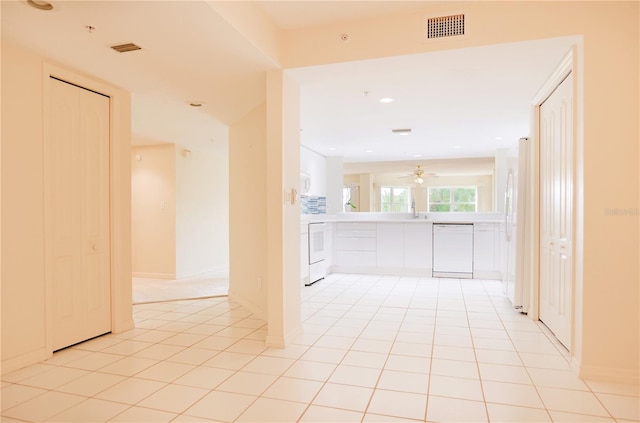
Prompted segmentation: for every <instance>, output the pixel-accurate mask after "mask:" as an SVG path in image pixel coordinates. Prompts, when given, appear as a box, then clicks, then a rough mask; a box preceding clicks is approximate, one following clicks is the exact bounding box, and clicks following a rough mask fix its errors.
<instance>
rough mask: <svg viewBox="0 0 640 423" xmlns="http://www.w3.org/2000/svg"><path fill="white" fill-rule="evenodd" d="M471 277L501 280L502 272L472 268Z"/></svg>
mask: <svg viewBox="0 0 640 423" xmlns="http://www.w3.org/2000/svg"><path fill="white" fill-rule="evenodd" d="M473 279H490V280H498V281H499V280H502V273H501V272H498V271H492V270H474V271H473Z"/></svg>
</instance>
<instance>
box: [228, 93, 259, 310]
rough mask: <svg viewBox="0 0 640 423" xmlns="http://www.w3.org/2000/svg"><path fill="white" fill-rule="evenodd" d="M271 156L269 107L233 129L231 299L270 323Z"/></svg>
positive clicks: (230, 161)
mask: <svg viewBox="0 0 640 423" xmlns="http://www.w3.org/2000/svg"><path fill="white" fill-rule="evenodd" d="M266 152H267V145H266V105H264V104H263V105H261V106H259V107H257V108H256V109H254V110H253V111H251V112H250V113H249V114H248V115H247V116H245V117H244V118H243V119H242V120H240V121H239V122H237V123H236V124H234V125H232V126H231V127H230V128H229V232H230V234H231V236H230V238H229V297H230V298H232V299H235V300H237V301H239V302H240V303H242V304H243V305H245V306H247V307H248V308H249V309H250V310H251V311H252V312H253V313H255V314H256V315H258V316H260V317H262V318H265V319H266V317H267V255H266V251H267V248H268V245H267V181H266V178H265V175H266V172H267V158H266ZM248 170H249V172H248Z"/></svg>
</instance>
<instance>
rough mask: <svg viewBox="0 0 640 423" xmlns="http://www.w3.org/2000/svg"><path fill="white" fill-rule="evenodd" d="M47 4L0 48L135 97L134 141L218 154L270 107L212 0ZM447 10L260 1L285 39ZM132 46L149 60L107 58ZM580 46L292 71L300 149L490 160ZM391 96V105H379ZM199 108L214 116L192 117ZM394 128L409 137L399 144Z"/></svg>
mask: <svg viewBox="0 0 640 423" xmlns="http://www.w3.org/2000/svg"><path fill="white" fill-rule="evenodd" d="M51 2H52V4H53V5H54V6H55V8H54V10H53V11H50V12H43V11H40V10H36V9H33V8H31V7H29V6H28V5H27V4H26V2H25V1H22V0H20V1H6V0H5V1H2V2H1V6H2V37H3V38H5V37H6V38H8V39H13V40H15V41H16V42H18V43H21V44H24V45H27V46H29V47H30V48H33V49H35V50H36V51H39V52H41V53H43V54H45V55H46V56H48V57H51V58H53V59H54V60H56V61H59V62H60V63H63V64H66V65H68V66H71V67H74V68H76V69H79V70H81V71H84V72H86V73H89V74H93V75H96V76H98V77H100V78H102V79H104V80H106V81H110V82H112V83H113V84H115V85H118V86H121V87H123V88H125V89H127V90H128V91H130V92H131V93H132V114H133V121H132V130H133V132H134V135H135V137H134V141H135V143H137V144H143V143H157V142H175V143H178V144H181V145H183V146H186V147H188V148H195V149H197V148H214V147H216V146H218V145H221V144H224V141H226V138H227V136H228V129H227V124H229V123H230V122H233V121H234V120H236V119H238V118H239V117H241V116H242V115H244V114H245V113H247V112H248V111H250V110H251V109H252V108H253V107H255V106H257V105H258V104H260V103H261V102H263V101H264V72H265V71H267V70H269V69H273V68H274V66H275V65H274V64H273V63H272V62H271V61H270V60H269V59H268V58H266V56H265V55H264V54H262V52H260V51H259V50H258V49H257V47H256V46H254V45H253V44H251V43H250V42H249V40H247V39H246V38H245V37H243V36H242V35H241V34H238V32H237V31H236V30H235V29H234V28H233V27H232V26H231V25H230V24H229V23H228V22H226V21H225V20H224V19H222V18H221V17H220V16H219V15H218V14H217V13H215V11H214V9H213V8H212V7H211V5H210V4H209V2H207V1H158V2H156V1H55V0H52V1H51ZM437 3H438V2H410V1H407V2H404V1H385V2H382V1H381V2H378V1H375V2H361V1H356V2H343V1H341V2H333V1H270V2H256V3H254V4H257V5H259V7H260V8H261V10H262V12H263V13H264V14H265V15H266V16H268V17H269V18H270V19H271V20H272V21H273V22H274V23H275V24H276V25H277V26H279V27H280V28H282V29H300V28H305V27H313V26H318V25H324V24H327V23H330V22H335V21H341V20H350V19H356V18H371V17H375V16H381V15H387V14H391V13H405V12H409V11H413V10H417V9H425V7H428V6H430V5H435V4H437ZM87 25H91V26H93V27H95V30H93V31H92V32H90V31H88V30H87V29H86V26H87ZM126 42H134V43H136V44H138V45H140V46H141V47H142V50H140V51H135V52H131V53H116V52H114V51H113V50H111V49H110V48H109V46H111V45H115V44H121V43H126ZM573 42H574V41H573V40H571V39H551V40H541V41H535V42H527V43H519V44H511V45H498V46H491V47H480V48H473V49H463V50H447V51H440V52H435V53H427V54H420V55H412V56H405V57H394V58H388V59H383V60H368V61H361V62H349V63H341V64H335V65H327V66H319V67H312V68H300V69H292V70H289V71H288V72H290V73H291V75H292V76H293V77H294V78H295V79H297V80H298V81H299V83H300V85H301V108H302V110H301V126H302V128H301V129H302V132H301V142H302V143H303V144H304V145H306V146H308V147H309V148H311V149H313V150H315V151H318V152H319V153H321V154H324V155H327V156H334V155H335V156H343V157H344V158H345V162H365V161H368V162H373V161H382V160H396V161H402V160H409V161H410V160H413V161H416V160H418V161H420V160H428V159H433V158H447V157H478V156H492V155H493V152H494V150H495V148H500V147H504V146H507V145H510V144H512V143H515V141H516V140H517V139H518V138H519V137H520V136H523V135H527V134H528V132H529V114H530V99H531V98H532V97H533V95H534V94H535V93H536V91H537V89H538V88H539V87H540V86H541V85H542V83H543V82H544V80H545V78H546V77H547V76H548V75H549V74H550V73H551V71H552V70H553V68H554V67H555V65H556V64H557V63H559V61H560V60H561V58H562V57H563V56H564V55H565V54H566V53H567V51H568V49H569V48H570V45H571V44H572V43H573ZM381 97H392V98H394V99H395V101H394V102H393V103H390V104H381V103H379V102H378V100H379V98H381ZM193 100H195V101H201V102H204V103H205V106H204V107H202V108H200V109H194V108H191V107H189V106H188V104H187V103H188V102H189V101H193ZM393 128H411V129H412V133H411V135H408V136H404V137H403V136H398V135H393V134H392V133H391V129H393ZM498 138H501V139H498ZM456 146H457V147H459V148H454V147H456ZM332 148H335V150H332ZM366 150H372V151H371V152H366ZM418 154H419V155H421V157H414V156H415V155H418Z"/></svg>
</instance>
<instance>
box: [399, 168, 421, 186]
mask: <svg viewBox="0 0 640 423" xmlns="http://www.w3.org/2000/svg"><path fill="white" fill-rule="evenodd" d="M423 176H424V170H423V169H422V165H416V169H415V170H414V171H413V172H412V173H410V174H408V175H407V176H401V178H413V182H415V183H416V184H421V183H423V182H424V178H423Z"/></svg>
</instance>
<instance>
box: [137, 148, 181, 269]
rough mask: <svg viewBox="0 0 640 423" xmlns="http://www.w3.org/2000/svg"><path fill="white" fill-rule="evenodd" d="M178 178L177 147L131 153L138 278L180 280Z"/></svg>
mask: <svg viewBox="0 0 640 423" xmlns="http://www.w3.org/2000/svg"><path fill="white" fill-rule="evenodd" d="M136 157H139V158H140V160H139V161H138V160H137V158H136ZM175 175H176V159H175V146H174V145H173V144H159V145H149V146H139V147H134V148H132V149H131V246H132V268H133V275H134V276H139V277H150V278H165V279H175V278H176V177H175Z"/></svg>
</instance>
